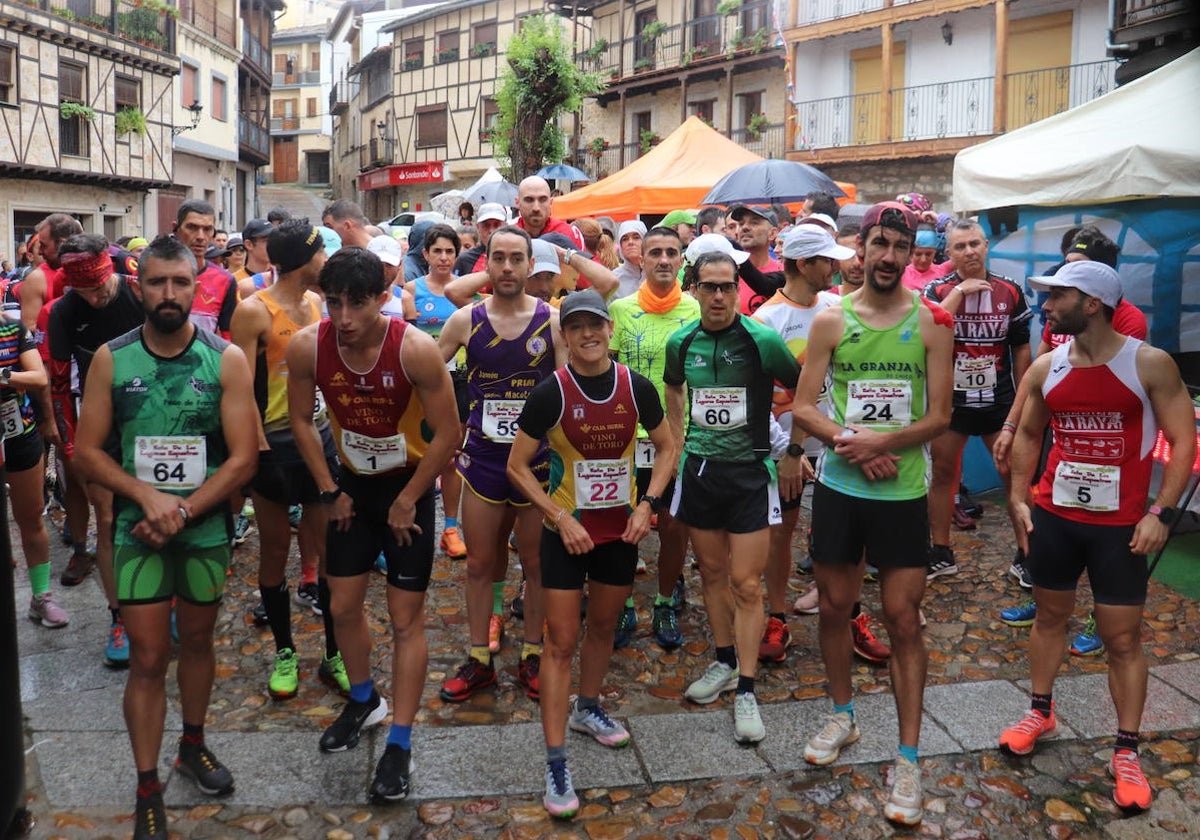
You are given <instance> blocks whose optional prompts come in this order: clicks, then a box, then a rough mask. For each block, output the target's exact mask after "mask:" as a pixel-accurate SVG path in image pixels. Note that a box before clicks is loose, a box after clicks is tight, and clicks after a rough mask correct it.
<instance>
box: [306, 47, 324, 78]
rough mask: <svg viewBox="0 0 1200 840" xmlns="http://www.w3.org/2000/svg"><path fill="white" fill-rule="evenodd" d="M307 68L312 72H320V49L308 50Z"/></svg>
mask: <svg viewBox="0 0 1200 840" xmlns="http://www.w3.org/2000/svg"><path fill="white" fill-rule="evenodd" d="M308 69H309V70H310V71H311V72H313V73H320V72H321V51H320V50H310V51H309V53H308Z"/></svg>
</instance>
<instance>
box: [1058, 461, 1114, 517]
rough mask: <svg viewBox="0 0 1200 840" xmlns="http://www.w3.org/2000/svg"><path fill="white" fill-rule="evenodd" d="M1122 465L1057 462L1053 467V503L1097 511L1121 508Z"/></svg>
mask: <svg viewBox="0 0 1200 840" xmlns="http://www.w3.org/2000/svg"><path fill="white" fill-rule="evenodd" d="M1120 487H1121V468H1120V467H1114V466H1108V465H1106V464H1082V463H1079V462H1078V461H1059V463H1058V467H1057V469H1055V470H1054V496H1053V499H1054V504H1056V505H1058V506H1059V507H1069V508H1081V509H1083V510H1092V511H1097V512H1105V511H1114V510H1119V509H1120V507H1121V494H1120Z"/></svg>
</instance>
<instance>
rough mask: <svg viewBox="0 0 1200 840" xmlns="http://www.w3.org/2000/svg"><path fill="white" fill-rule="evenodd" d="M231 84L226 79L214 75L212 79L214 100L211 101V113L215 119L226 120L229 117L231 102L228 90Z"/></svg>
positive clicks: (209, 107) (209, 108)
mask: <svg viewBox="0 0 1200 840" xmlns="http://www.w3.org/2000/svg"><path fill="white" fill-rule="evenodd" d="M228 88H229V85H228V84H227V83H226V82H225V80H224V79H221V78H218V77H216V76H213V80H212V102H210V103H209V106H208V110H209V114H211V115H212V118H213V119H214V120H220V121H221V122H225V121H226V120H228V119H229V103H228V101H227V100H228V93H227V90H228Z"/></svg>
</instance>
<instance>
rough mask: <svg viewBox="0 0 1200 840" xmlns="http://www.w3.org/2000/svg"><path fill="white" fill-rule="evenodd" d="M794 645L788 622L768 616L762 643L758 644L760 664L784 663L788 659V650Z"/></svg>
mask: <svg viewBox="0 0 1200 840" xmlns="http://www.w3.org/2000/svg"><path fill="white" fill-rule="evenodd" d="M791 644H792V631H791V629H790V628H789V627H788V626H787V622H786V621H780V620H779V619H778V618H775V616H767V626H766V629H765V630H763V637H762V641H761V642H759V644H758V661H759V662H782V661H783V660H785V659H787V649H788V647H790V646H791Z"/></svg>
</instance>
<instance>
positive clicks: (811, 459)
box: [775, 455, 817, 513]
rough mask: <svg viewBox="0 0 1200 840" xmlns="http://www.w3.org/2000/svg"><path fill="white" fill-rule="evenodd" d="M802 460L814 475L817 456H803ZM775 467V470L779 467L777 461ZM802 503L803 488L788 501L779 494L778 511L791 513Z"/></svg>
mask: <svg viewBox="0 0 1200 840" xmlns="http://www.w3.org/2000/svg"><path fill="white" fill-rule="evenodd" d="M804 459H805V460H806V461H808V465H809V466H810V467H812V468H813V473H814V474H815V473H816V471H817V456H816V455H805V456H804ZM775 467H776V469H778V467H779V462H778V461H776V462H775ZM803 501H804V487H803V486H802V487H801V488H800V492H799V493H797V494H796V495H795V496H793V497H792V498H790V499H785V498H783V494H782V493H780V494H779V509H780V510H781V511H783V512H784V513H787V512H788V511H792V510H799V509H800V505H801V504H802V503H803Z"/></svg>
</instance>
